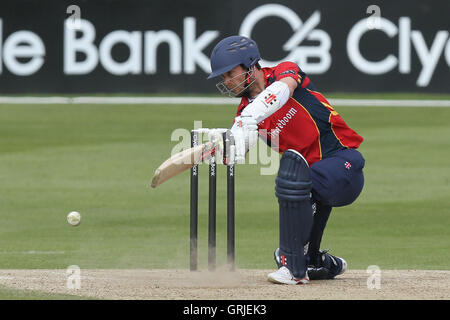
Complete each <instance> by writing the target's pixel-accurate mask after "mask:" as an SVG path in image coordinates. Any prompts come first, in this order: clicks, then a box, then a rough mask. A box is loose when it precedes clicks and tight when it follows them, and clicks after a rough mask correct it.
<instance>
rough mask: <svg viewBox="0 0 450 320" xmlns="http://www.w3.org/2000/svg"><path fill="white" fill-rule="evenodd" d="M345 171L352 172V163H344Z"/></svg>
mask: <svg viewBox="0 0 450 320" xmlns="http://www.w3.org/2000/svg"><path fill="white" fill-rule="evenodd" d="M344 166H345V169H347V170H350V168H351V167H352V164H351V163H350V162H348V161H347V162H345V163H344Z"/></svg>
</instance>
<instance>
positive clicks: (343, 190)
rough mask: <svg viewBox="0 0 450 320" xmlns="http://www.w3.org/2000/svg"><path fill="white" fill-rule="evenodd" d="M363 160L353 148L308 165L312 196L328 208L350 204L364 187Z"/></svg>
mask: <svg viewBox="0 0 450 320" xmlns="http://www.w3.org/2000/svg"><path fill="white" fill-rule="evenodd" d="M364 163H365V160H364V158H363V156H362V155H361V153H360V152H359V151H357V150H355V149H345V150H340V151H338V152H336V153H335V154H333V155H332V156H331V157H328V158H325V159H322V160H320V161H318V162H316V163H314V164H312V165H311V167H310V169H311V179H312V196H313V199H314V200H315V201H317V202H320V203H321V204H322V205H325V206H330V207H342V206H346V205H349V204H351V203H352V202H353V201H355V200H356V198H357V197H358V196H359V194H360V193H361V191H362V188H363V185H364V175H363V171H362V169H363V168H364Z"/></svg>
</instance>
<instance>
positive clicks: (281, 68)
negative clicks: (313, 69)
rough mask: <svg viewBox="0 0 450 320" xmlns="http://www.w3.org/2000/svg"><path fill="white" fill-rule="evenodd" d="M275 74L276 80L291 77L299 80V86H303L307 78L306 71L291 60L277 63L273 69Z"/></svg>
mask: <svg viewBox="0 0 450 320" xmlns="http://www.w3.org/2000/svg"><path fill="white" fill-rule="evenodd" d="M273 76H274V80H275V81H278V80H281V79H283V78H287V77H290V78H292V79H294V80H295V81H297V82H298V86H299V87H301V86H302V84H303V81H304V79H305V78H306V75H305V73H304V72H303V71H302V70H301V69H300V68H299V67H298V65H297V64H295V63H293V62H290V61H286V62H282V63H280V64H279V65H277V66H276V67H275V68H274V69H273Z"/></svg>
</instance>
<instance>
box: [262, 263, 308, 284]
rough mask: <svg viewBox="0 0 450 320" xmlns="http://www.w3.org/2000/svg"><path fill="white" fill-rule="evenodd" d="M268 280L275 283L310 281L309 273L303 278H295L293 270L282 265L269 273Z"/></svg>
mask: <svg viewBox="0 0 450 320" xmlns="http://www.w3.org/2000/svg"><path fill="white" fill-rule="evenodd" d="M268 280H269V281H270V282H273V283H281V284H307V283H309V278H308V273H306V276H305V277H304V278H302V279H298V278H294V276H293V275H292V272H291V271H290V270H289V269H288V268H286V267H284V266H282V267H280V268H279V269H278V270H277V271H275V272H272V273H269V275H268Z"/></svg>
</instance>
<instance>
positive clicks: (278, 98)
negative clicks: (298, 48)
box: [241, 62, 303, 123]
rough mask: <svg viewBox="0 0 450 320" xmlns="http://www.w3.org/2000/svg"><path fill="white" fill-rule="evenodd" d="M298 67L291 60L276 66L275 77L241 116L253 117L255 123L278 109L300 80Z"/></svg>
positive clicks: (290, 95)
mask: <svg viewBox="0 0 450 320" xmlns="http://www.w3.org/2000/svg"><path fill="white" fill-rule="evenodd" d="M300 73H301V71H300V68H299V67H298V66H297V65H296V64H295V63H292V62H285V63H282V64H280V65H278V66H277V69H276V70H275V79H276V81H275V82H273V83H272V84H271V85H270V86H268V87H267V88H265V89H264V90H263V91H262V92H261V93H260V94H259V95H258V96H257V97H256V98H255V100H253V102H252V103H250V104H249V105H248V106H247V107H246V108H245V109H244V110H243V111H242V114H241V115H242V116H249V117H253V118H254V119H255V120H256V121H257V123H260V122H261V121H263V120H264V119H266V118H268V117H269V116H271V115H272V114H274V113H275V112H276V111H278V110H279V109H280V108H281V107H282V106H283V105H284V104H285V103H286V102H287V101H288V100H289V98H290V97H292V95H293V93H294V91H295V90H296V89H297V87H298V85H299V84H300V83H301V81H302V79H303V78H302V76H301V75H300Z"/></svg>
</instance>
